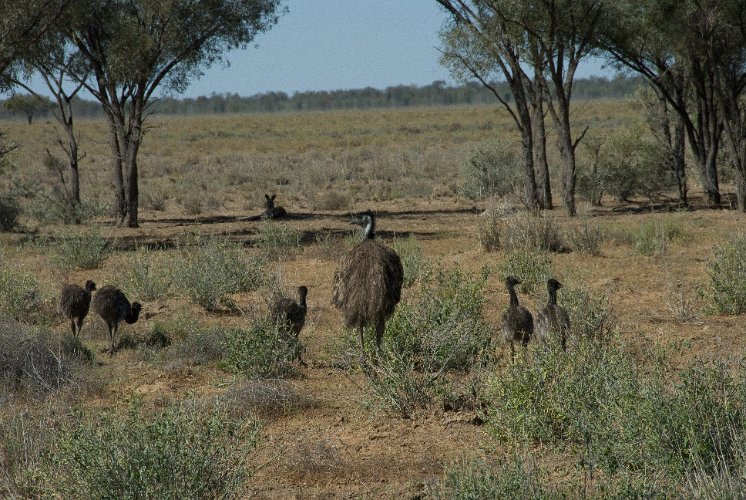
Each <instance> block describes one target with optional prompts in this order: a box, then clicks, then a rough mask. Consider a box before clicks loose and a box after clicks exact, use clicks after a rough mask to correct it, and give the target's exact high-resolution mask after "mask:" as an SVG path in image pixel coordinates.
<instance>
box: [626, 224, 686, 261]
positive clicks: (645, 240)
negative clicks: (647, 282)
mask: <svg viewBox="0 0 746 500" xmlns="http://www.w3.org/2000/svg"><path fill="white" fill-rule="evenodd" d="M684 237H686V231H684V228H682V227H681V224H679V223H678V222H676V221H675V220H673V219H670V218H669V219H662V220H660V219H659V220H655V221H648V222H644V223H642V224H640V229H639V231H638V232H637V233H635V234H634V244H635V252H637V253H639V254H641V255H647V256H651V255H658V254H662V253H665V252H666V251H667V250H668V245H669V244H670V242H671V241H674V240H677V239H682V238H684Z"/></svg>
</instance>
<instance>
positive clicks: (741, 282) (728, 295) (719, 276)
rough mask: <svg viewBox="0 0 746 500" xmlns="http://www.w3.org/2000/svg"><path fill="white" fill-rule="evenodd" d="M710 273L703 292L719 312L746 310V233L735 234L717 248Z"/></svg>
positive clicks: (709, 265) (708, 267)
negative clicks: (706, 286) (745, 234)
mask: <svg viewBox="0 0 746 500" xmlns="http://www.w3.org/2000/svg"><path fill="white" fill-rule="evenodd" d="M707 276H708V277H709V280H710V281H709V284H708V285H709V286H708V288H707V290H705V292H704V293H705V295H707V296H708V298H709V300H710V302H711V303H712V308H713V310H714V311H715V312H716V313H720V314H742V313H744V312H746V236H744V235H738V236H735V237H733V238H731V239H730V241H729V242H727V243H725V244H723V245H720V246H719V247H718V248H717V249H715V254H714V256H713V257H712V259H710V262H709V263H708V264H707Z"/></svg>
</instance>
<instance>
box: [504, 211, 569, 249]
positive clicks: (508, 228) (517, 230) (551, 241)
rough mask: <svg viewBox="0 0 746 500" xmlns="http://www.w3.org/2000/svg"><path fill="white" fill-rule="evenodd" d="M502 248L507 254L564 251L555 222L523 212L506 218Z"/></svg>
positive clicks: (560, 235)
mask: <svg viewBox="0 0 746 500" xmlns="http://www.w3.org/2000/svg"><path fill="white" fill-rule="evenodd" d="M502 246H503V247H504V248H505V250H507V251H509V252H513V251H519V250H523V251H534V252H563V251H565V250H566V246H565V242H564V236H563V234H562V230H561V229H560V227H559V225H558V224H557V222H556V221H554V220H552V219H550V218H548V217H543V216H541V215H533V214H531V213H529V212H523V213H521V214H518V215H514V216H512V217H507V218H506V219H505V223H504V225H503V228H502Z"/></svg>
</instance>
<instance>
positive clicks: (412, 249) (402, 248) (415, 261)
mask: <svg viewBox="0 0 746 500" xmlns="http://www.w3.org/2000/svg"><path fill="white" fill-rule="evenodd" d="M391 248H392V249H393V250H394V251H395V252H396V253H397V254H399V258H400V259H401V263H402V266H403V267H404V283H403V286H404V288H409V287H410V286H412V285H413V284H414V282H415V281H416V280H417V278H418V277H419V276H420V273H421V272H422V271H423V267H424V265H425V260H424V258H423V257H422V246H421V245H420V243H419V242H418V241H417V239H416V238H415V237H414V236H408V237H406V238H397V239H395V240H394V242H393V243H392V244H391Z"/></svg>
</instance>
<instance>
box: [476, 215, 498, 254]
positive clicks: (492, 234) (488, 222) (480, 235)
mask: <svg viewBox="0 0 746 500" xmlns="http://www.w3.org/2000/svg"><path fill="white" fill-rule="evenodd" d="M500 219H501V218H500V214H499V213H498V212H497V211H496V210H487V211H485V212H484V213H483V214H482V216H481V217H480V218H479V222H478V224H477V239H478V240H479V246H481V247H482V250H484V251H485V252H494V251H495V250H497V249H499V248H500V225H501V222H500Z"/></svg>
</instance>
